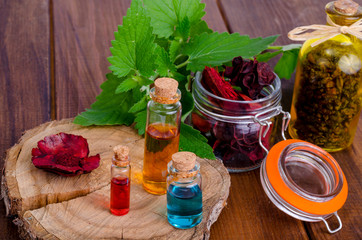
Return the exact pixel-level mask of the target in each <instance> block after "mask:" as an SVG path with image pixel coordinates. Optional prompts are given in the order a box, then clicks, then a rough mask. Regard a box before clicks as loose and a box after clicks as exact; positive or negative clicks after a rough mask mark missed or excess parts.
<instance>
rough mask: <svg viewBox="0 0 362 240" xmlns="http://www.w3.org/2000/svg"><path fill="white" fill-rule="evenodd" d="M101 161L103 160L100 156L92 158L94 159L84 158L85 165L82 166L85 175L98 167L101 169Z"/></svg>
mask: <svg viewBox="0 0 362 240" xmlns="http://www.w3.org/2000/svg"><path fill="white" fill-rule="evenodd" d="M100 159H101V158H100V156H99V154H97V155H95V156H92V157H88V158H84V159H83V165H82V167H83V171H84V173H88V172H91V171H92V170H93V169H96V168H97V167H99V160H100Z"/></svg>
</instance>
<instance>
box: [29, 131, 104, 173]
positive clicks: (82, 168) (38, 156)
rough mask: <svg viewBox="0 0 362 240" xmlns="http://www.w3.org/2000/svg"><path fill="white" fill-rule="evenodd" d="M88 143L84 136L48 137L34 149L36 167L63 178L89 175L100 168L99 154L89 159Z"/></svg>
mask: <svg viewBox="0 0 362 240" xmlns="http://www.w3.org/2000/svg"><path fill="white" fill-rule="evenodd" d="M88 154H89V148H88V142H87V140H86V139H85V138H83V137H82V136H77V135H73V134H67V133H59V134H55V135H51V136H47V137H45V138H44V140H41V141H39V142H38V148H33V149H32V162H33V164H34V166H35V167H37V168H41V169H44V170H46V171H49V172H54V173H57V174H60V175H63V176H76V175H79V174H82V173H88V172H90V171H92V170H93V169H96V168H97V167H98V166H99V161H100V157H99V154H98V155H96V156H93V157H88Z"/></svg>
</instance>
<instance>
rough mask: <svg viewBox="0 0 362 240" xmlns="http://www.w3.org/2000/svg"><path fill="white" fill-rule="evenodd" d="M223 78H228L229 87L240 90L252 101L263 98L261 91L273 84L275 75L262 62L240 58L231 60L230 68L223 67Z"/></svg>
mask: <svg viewBox="0 0 362 240" xmlns="http://www.w3.org/2000/svg"><path fill="white" fill-rule="evenodd" d="M224 76H225V77H228V78H230V82H231V85H234V86H238V87H240V88H241V89H242V91H243V94H245V95H247V96H249V97H250V98H251V99H252V100H256V99H258V98H261V97H264V96H261V94H260V92H261V90H262V89H263V88H264V87H265V86H268V85H270V84H272V83H273V81H274V79H275V74H274V72H273V70H272V68H271V67H270V66H269V65H268V64H267V63H264V62H258V61H257V60H256V59H254V61H250V60H244V59H243V58H242V57H236V58H234V59H233V62H232V67H225V72H224Z"/></svg>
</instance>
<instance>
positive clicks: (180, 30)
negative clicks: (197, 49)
mask: <svg viewBox="0 0 362 240" xmlns="http://www.w3.org/2000/svg"><path fill="white" fill-rule="evenodd" d="M190 28H191V25H190V21H189V18H188V17H187V16H186V17H184V18H183V19H182V21H181V22H180V24H179V25H178V26H177V27H176V34H175V35H178V34H179V35H180V36H181V37H182V39H187V38H188V37H189V35H190Z"/></svg>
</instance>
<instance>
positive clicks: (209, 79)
mask: <svg viewBox="0 0 362 240" xmlns="http://www.w3.org/2000/svg"><path fill="white" fill-rule="evenodd" d="M202 80H203V83H204V87H206V89H207V90H209V91H210V92H212V93H213V94H215V95H216V96H219V97H223V98H226V99H231V100H238V99H239V98H238V94H237V93H236V92H235V90H234V89H233V87H232V86H231V84H230V83H229V82H226V81H225V80H224V79H223V78H222V77H221V76H220V74H219V73H218V71H217V70H215V69H214V68H210V67H205V69H204V71H203V72H202Z"/></svg>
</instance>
